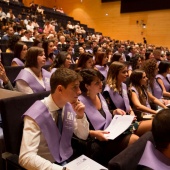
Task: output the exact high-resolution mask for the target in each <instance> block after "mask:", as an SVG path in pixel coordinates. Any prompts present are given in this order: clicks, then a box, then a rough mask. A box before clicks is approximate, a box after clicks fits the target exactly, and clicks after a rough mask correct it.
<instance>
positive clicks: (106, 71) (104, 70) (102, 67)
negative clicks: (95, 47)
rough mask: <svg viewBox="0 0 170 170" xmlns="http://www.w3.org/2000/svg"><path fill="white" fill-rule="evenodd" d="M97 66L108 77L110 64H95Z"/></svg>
mask: <svg viewBox="0 0 170 170" xmlns="http://www.w3.org/2000/svg"><path fill="white" fill-rule="evenodd" d="M95 66H96V68H97V69H98V70H99V71H100V73H101V74H102V75H103V76H104V77H105V79H106V78H107V73H108V70H109V67H108V66H106V67H104V66H100V65H95Z"/></svg>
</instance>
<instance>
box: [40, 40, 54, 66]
mask: <svg viewBox="0 0 170 170" xmlns="http://www.w3.org/2000/svg"><path fill="white" fill-rule="evenodd" d="M42 48H43V49H44V53H45V57H46V63H45V65H51V64H52V63H53V60H54V58H55V55H54V40H44V41H43V44H42Z"/></svg>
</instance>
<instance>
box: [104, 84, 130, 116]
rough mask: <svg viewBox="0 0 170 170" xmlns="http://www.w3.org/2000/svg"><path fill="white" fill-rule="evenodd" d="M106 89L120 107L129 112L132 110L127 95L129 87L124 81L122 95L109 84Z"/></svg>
mask: <svg viewBox="0 0 170 170" xmlns="http://www.w3.org/2000/svg"><path fill="white" fill-rule="evenodd" d="M104 91H107V92H108V93H109V95H110V98H111V99H112V101H113V103H114V104H115V106H116V107H117V108H119V109H122V110H124V111H125V112H127V113H129V111H130V104H129V98H128V95H127V87H126V84H124V83H122V96H121V95H120V94H119V93H118V92H114V91H113V90H112V89H110V87H109V86H108V85H106V87H105V89H104Z"/></svg>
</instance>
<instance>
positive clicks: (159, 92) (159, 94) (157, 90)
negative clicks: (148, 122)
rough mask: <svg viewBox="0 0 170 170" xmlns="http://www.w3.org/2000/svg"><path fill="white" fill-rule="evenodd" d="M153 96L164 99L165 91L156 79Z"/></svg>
mask: <svg viewBox="0 0 170 170" xmlns="http://www.w3.org/2000/svg"><path fill="white" fill-rule="evenodd" d="M152 94H153V95H154V96H155V97H156V98H157V99H161V98H163V91H162V88H161V87H160V85H159V83H158V82H157V80H156V79H154V84H153V89H152Z"/></svg>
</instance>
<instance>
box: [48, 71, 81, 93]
mask: <svg viewBox="0 0 170 170" xmlns="http://www.w3.org/2000/svg"><path fill="white" fill-rule="evenodd" d="M76 80H79V81H81V80H82V78H81V76H80V75H79V74H78V73H76V72H75V71H73V70H71V69H67V68H59V69H57V70H56V71H55V72H54V73H53V74H52V76H51V79H50V86H51V93H52V94H53V93H54V92H55V90H56V88H57V86H58V85H62V86H64V87H65V88H67V86H68V85H69V84H70V83H72V82H74V81H76Z"/></svg>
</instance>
